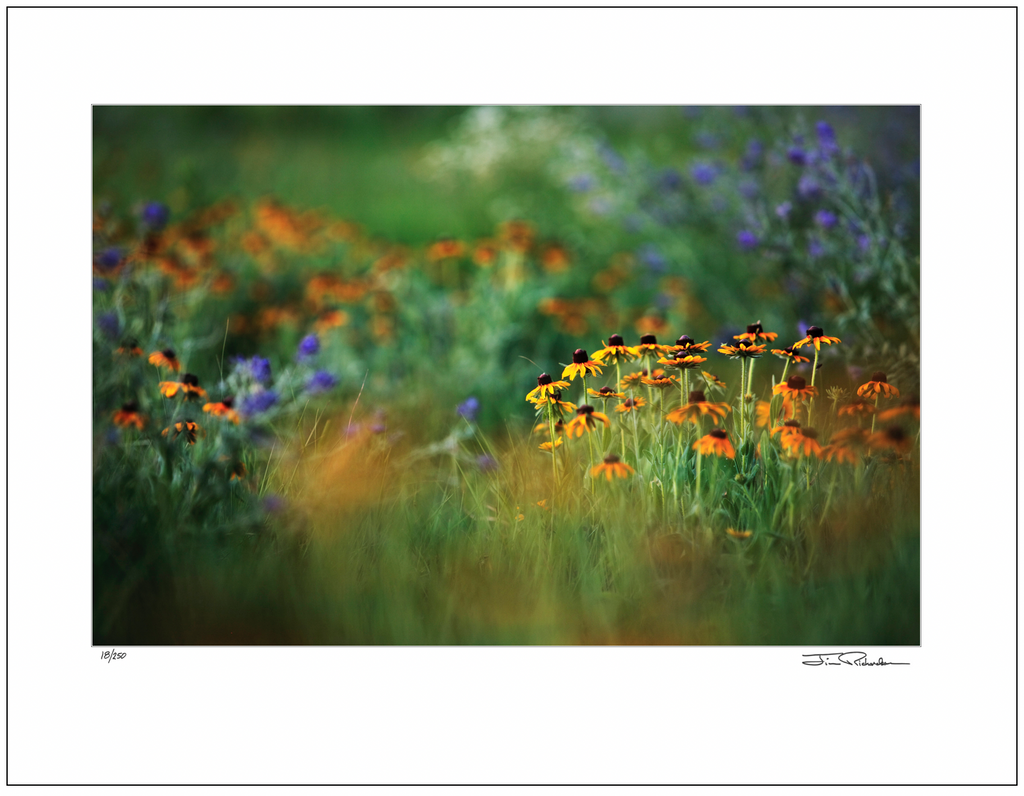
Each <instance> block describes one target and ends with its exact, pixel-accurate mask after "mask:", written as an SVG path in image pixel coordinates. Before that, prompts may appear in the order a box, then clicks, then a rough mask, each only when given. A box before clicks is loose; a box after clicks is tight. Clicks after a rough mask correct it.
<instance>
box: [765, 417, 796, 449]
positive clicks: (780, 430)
mask: <svg viewBox="0 0 1024 796" xmlns="http://www.w3.org/2000/svg"><path fill="white" fill-rule="evenodd" d="M769 433H770V434H771V436H773V437H774V436H775V435H776V434H778V435H779V441H780V442H782V443H783V447H786V445H785V441H786V440H787V439H788V438H789V437H790V436H792V435H793V434H799V433H800V423H799V422H798V421H796V420H787V421H785V422H784V423H783V424H782V425H780V426H775V428H773V429H772V430H771V431H770V432H769Z"/></svg>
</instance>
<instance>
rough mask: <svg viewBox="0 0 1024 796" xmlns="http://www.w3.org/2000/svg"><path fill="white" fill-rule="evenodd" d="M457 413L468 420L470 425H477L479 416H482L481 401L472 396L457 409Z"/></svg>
mask: <svg viewBox="0 0 1024 796" xmlns="http://www.w3.org/2000/svg"><path fill="white" fill-rule="evenodd" d="M455 411H456V412H458V413H459V415H460V416H461V417H464V418H466V420H468V421H469V422H470V423H475V422H476V418H477V415H479V414H480V401H479V400H478V399H477V398H476V396H475V395H471V396H469V398H467V399H466V400H465V401H463V402H462V403H461V404H459V405H458V406H457V407H455Z"/></svg>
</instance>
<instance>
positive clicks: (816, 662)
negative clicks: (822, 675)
mask: <svg viewBox="0 0 1024 796" xmlns="http://www.w3.org/2000/svg"><path fill="white" fill-rule="evenodd" d="M803 657H804V658H805V660H804V661H802V663H803V665H804V666H843V665H844V664H845V665H846V666H910V664H909V663H906V662H896V661H886V660H882V657H881V656H879V658H878V660H877V661H869V660H868V654H867V653H866V652H815V653H812V654H809V655H804V656H803ZM807 659H809V660H807Z"/></svg>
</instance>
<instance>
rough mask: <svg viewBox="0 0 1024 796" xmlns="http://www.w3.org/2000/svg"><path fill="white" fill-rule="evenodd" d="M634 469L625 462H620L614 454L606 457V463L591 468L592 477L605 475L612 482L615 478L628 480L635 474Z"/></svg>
mask: <svg viewBox="0 0 1024 796" xmlns="http://www.w3.org/2000/svg"><path fill="white" fill-rule="evenodd" d="M635 472H636V470H634V469H633V468H632V467H630V466H629V465H628V464H626V463H625V462H621V461H619V457H618V456H616V455H615V454H614V453H613V454H610V455H608V456H605V457H604V461H603V462H602V463H601V464H599V465H597V466H596V467H592V468H590V477H591V478H597V477H599V476H601V475H604V476H605V478H607V479H608V481H611V480H612V477H613V476H617V477H619V478H628V477H629V476H630V475H631V474H633V473H635Z"/></svg>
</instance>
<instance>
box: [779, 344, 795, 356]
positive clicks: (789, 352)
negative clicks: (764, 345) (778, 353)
mask: <svg viewBox="0 0 1024 796" xmlns="http://www.w3.org/2000/svg"><path fill="white" fill-rule="evenodd" d="M782 350H783V351H785V352H786V353H787V354H789V355H790V356H793V354H795V353H796V351H795V350H794V349H793V346H791V345H790V346H786V347H785V348H783V349H782Z"/></svg>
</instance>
